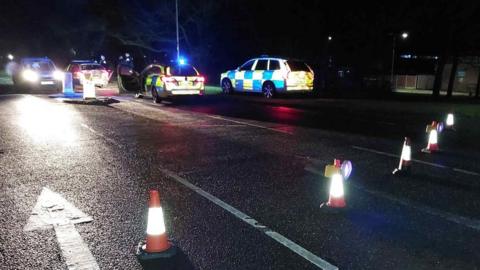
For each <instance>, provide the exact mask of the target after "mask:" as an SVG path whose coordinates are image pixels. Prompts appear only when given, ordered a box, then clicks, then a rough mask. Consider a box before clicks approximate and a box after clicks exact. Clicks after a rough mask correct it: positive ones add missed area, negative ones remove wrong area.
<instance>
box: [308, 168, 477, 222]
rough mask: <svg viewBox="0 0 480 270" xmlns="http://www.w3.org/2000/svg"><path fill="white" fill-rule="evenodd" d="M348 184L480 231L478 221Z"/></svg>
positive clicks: (316, 172) (352, 182) (317, 173)
mask: <svg viewBox="0 0 480 270" xmlns="http://www.w3.org/2000/svg"><path fill="white" fill-rule="evenodd" d="M305 170H306V171H308V172H310V173H312V174H316V175H319V176H322V177H323V173H322V172H320V171H318V170H317V169H314V168H312V167H305ZM348 183H349V185H350V186H352V187H354V188H356V189H358V190H361V191H363V192H365V193H370V194H372V195H374V196H376V197H379V198H383V199H386V200H389V201H392V202H394V203H397V204H400V205H403V206H406V207H410V208H413V209H415V210H418V211H420V212H423V213H426V214H429V215H431V216H437V217H440V218H443V219H445V220H447V221H450V222H453V223H456V224H459V225H462V226H465V227H469V228H472V229H474V230H477V231H480V220H477V219H473V218H468V217H464V216H460V215H456V214H452V213H449V212H446V211H442V210H438V209H435V208H432V207H429V206H425V205H422V204H419V203H416V202H413V201H411V200H408V199H400V198H397V197H394V196H392V195H390V194H387V193H385V192H382V191H376V190H372V189H369V188H366V187H364V186H362V185H360V184H358V183H355V182H354V181H349V182H348Z"/></svg>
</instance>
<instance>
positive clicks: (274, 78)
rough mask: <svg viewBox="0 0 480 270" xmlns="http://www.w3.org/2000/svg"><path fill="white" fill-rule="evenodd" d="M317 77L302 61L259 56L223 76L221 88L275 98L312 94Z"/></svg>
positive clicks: (225, 91) (231, 91)
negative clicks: (303, 93)
mask: <svg viewBox="0 0 480 270" xmlns="http://www.w3.org/2000/svg"><path fill="white" fill-rule="evenodd" d="M313 78H314V74H313V70H312V69H311V68H310V67H309V66H308V65H307V64H306V63H304V62H302V61H299V60H293V59H292V60H290V59H284V58H276V57H259V58H253V59H251V60H248V61H247V62H246V63H245V64H243V65H241V66H240V67H239V68H237V69H235V70H229V71H227V72H224V73H222V74H221V76H220V85H221V87H222V90H223V92H224V93H225V94H231V93H233V92H234V91H239V92H258V93H263V95H264V96H265V97H266V98H272V97H273V96H274V95H275V94H277V93H292V92H311V91H313Z"/></svg>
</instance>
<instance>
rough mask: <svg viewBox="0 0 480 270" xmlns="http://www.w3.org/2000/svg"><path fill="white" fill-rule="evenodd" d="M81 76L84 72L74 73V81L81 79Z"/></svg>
mask: <svg viewBox="0 0 480 270" xmlns="http://www.w3.org/2000/svg"><path fill="white" fill-rule="evenodd" d="M80 75H82V72H80V71H75V72H73V78H74V79H79V78H80Z"/></svg>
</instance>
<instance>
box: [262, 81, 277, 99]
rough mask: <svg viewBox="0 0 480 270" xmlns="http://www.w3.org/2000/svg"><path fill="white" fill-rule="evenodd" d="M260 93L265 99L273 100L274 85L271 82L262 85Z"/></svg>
mask: <svg viewBox="0 0 480 270" xmlns="http://www.w3.org/2000/svg"><path fill="white" fill-rule="evenodd" d="M262 93H263V96H264V97H265V98H273V97H274V96H275V85H273V83H271V82H266V83H264V84H263V86H262Z"/></svg>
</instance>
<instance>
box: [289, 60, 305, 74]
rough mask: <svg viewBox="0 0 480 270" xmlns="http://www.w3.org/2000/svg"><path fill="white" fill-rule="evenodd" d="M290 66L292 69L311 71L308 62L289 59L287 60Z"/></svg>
mask: <svg viewBox="0 0 480 270" xmlns="http://www.w3.org/2000/svg"><path fill="white" fill-rule="evenodd" d="M287 64H288V66H289V67H290V70H291V71H306V72H310V69H309V68H308V66H307V64H305V63H304V62H301V61H288V62H287Z"/></svg>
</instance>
